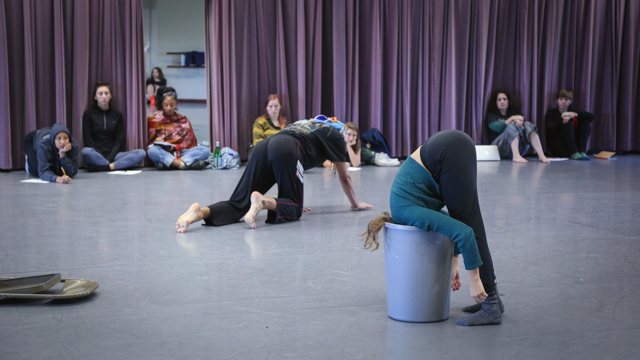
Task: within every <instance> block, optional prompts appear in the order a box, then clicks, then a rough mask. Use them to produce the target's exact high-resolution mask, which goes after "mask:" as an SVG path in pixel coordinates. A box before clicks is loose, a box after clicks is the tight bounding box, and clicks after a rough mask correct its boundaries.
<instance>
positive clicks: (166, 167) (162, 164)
mask: <svg viewBox="0 0 640 360" xmlns="http://www.w3.org/2000/svg"><path fill="white" fill-rule="evenodd" d="M156 167H157V168H158V170H169V167H168V166H167V165H165V164H164V163H162V162H159V163H158V165H156Z"/></svg>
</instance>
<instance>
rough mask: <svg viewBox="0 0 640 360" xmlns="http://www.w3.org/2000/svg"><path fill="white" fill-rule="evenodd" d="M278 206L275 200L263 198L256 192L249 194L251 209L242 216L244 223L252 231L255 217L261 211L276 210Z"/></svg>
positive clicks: (254, 225)
mask: <svg viewBox="0 0 640 360" xmlns="http://www.w3.org/2000/svg"><path fill="white" fill-rule="evenodd" d="M277 207H278V204H277V203H276V199H274V198H272V197H268V196H264V195H262V194H260V193H259V192H257V191H254V192H252V193H251V207H250V208H249V211H247V213H246V214H245V215H244V222H246V223H247V224H249V226H251V228H252V229H255V228H256V221H255V219H256V215H258V213H259V212H260V211H262V209H267V210H276V208H277Z"/></svg>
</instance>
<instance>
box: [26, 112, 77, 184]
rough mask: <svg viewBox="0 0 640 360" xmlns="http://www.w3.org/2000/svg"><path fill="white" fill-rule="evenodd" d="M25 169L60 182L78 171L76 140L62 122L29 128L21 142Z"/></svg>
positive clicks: (46, 179)
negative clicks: (32, 129)
mask: <svg viewBox="0 0 640 360" xmlns="http://www.w3.org/2000/svg"><path fill="white" fill-rule="evenodd" d="M22 145H23V147H24V152H25V154H26V155H27V172H28V173H29V174H31V175H35V176H39V177H40V179H42V180H45V181H50V182H57V183H59V184H67V183H69V182H70V181H71V180H72V179H73V177H74V176H76V174H77V173H78V154H79V153H80V150H79V148H78V143H77V142H76V141H75V140H73V139H72V138H71V132H69V129H68V128H67V127H66V126H65V125H63V124H54V125H53V126H52V127H50V128H49V127H46V128H42V129H40V130H37V131H32V132H30V133H28V134H27V136H25V138H24V140H23V141H22Z"/></svg>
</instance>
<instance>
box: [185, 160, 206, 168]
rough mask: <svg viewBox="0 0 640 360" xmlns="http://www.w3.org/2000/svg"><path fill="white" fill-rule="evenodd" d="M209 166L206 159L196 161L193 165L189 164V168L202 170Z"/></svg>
mask: <svg viewBox="0 0 640 360" xmlns="http://www.w3.org/2000/svg"><path fill="white" fill-rule="evenodd" d="M206 166H207V164H206V163H205V162H204V160H199V161H194V162H193V163H192V164H191V165H189V166H187V170H202V169H204V168H205V167H206Z"/></svg>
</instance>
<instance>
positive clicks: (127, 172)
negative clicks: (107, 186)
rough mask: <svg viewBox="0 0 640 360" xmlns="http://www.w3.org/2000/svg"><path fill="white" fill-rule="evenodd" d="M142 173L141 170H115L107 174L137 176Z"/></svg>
mask: <svg viewBox="0 0 640 360" xmlns="http://www.w3.org/2000/svg"><path fill="white" fill-rule="evenodd" d="M141 172H142V170H115V171H109V172H108V173H107V174H110V175H138V174H140V173H141Z"/></svg>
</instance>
